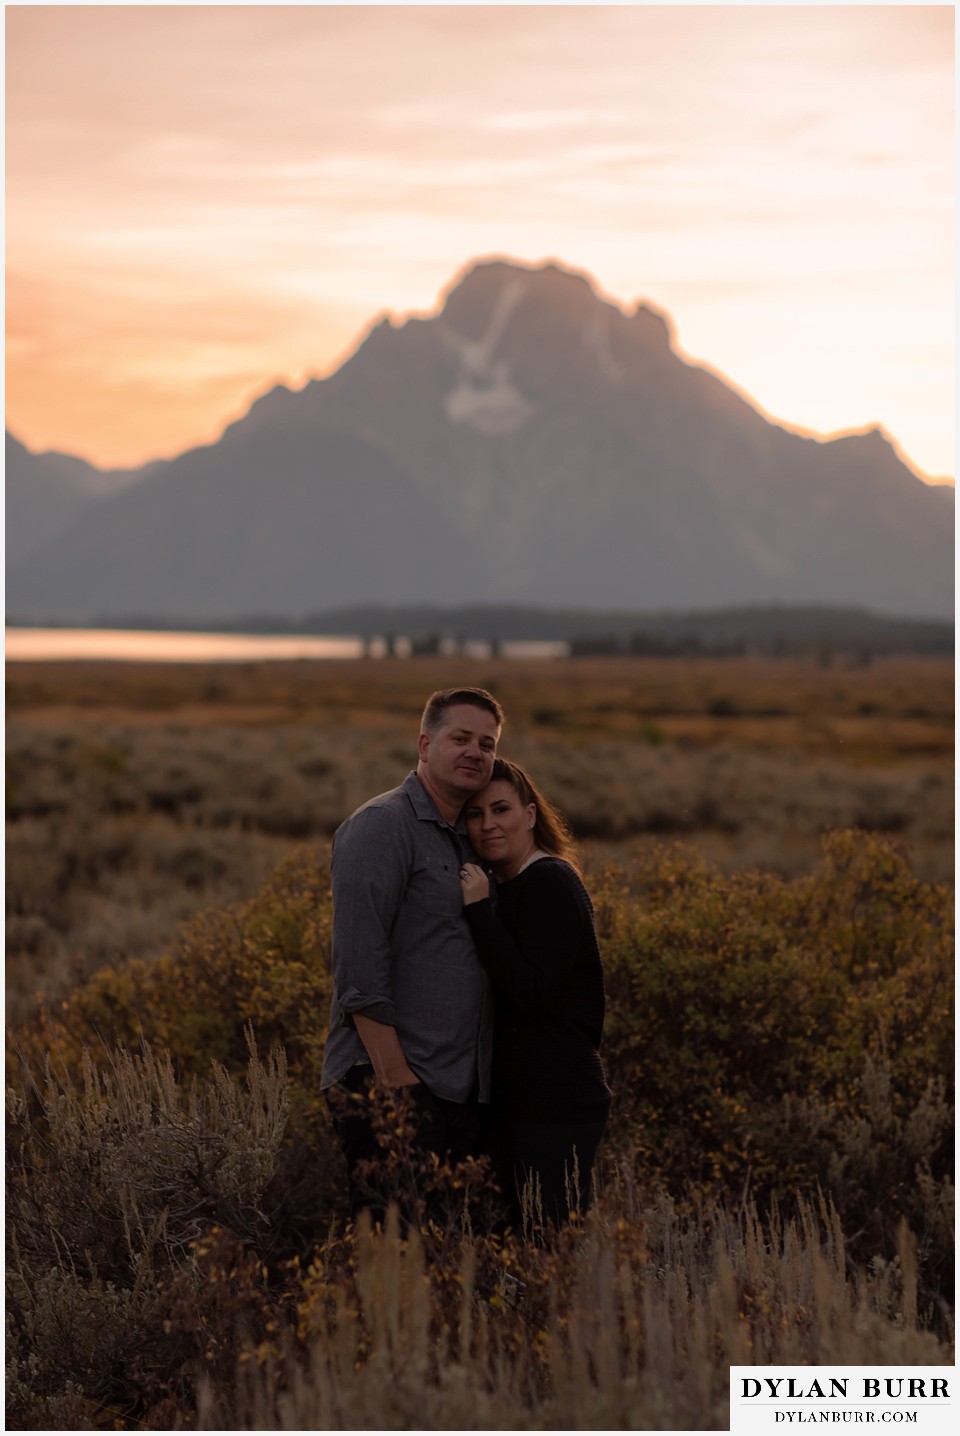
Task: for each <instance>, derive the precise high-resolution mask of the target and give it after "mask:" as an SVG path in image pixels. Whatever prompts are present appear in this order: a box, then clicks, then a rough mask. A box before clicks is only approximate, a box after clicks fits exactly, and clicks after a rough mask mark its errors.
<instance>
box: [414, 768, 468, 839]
mask: <svg viewBox="0 0 960 1436" xmlns="http://www.w3.org/2000/svg"><path fill="white" fill-rule="evenodd" d="M402 787H403V791H404V792H405V793H406V795H407V797H408V798H409V799H410V805H411V807H412V808H413V811H414V813H415V814H416V815H417V817H418V818H419V819H420V821H421V822H427V823H439V824H440V826H441V827H444V828H449V827H452V828H453V831H454V832H455V833H466V831H467V825H466V823H465V821H464V818H463V813H462V812H461V813H460V815H459V816H458V818H457V821H456V822H455V823H453V824H451V823H448V822H447V820H446V818H445V817H444V816H443V814H442V813H441V812H440V811H439V809H438V808H437V805H436V803H435V802H434V801H433V799H432V798H431V796H430V794H429V793H428V792H427V790H426V788H425V787H424V786H423V784H422V783H421V781H420V779H419V778H418V777H417V773H416V769H414V771H413V772H412V773H410V774H409V775H408V776H407V777H406V778H405V779H404V781H403V784H402Z"/></svg>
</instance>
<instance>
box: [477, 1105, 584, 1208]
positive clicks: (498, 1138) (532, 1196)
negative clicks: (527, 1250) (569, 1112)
mask: <svg viewBox="0 0 960 1436" xmlns="http://www.w3.org/2000/svg"><path fill="white" fill-rule="evenodd" d="M606 1124H607V1118H606V1114H604V1115H603V1116H601V1117H598V1118H595V1119H594V1120H593V1121H590V1122H518V1121H512V1120H508V1119H505V1118H500V1119H494V1120H493V1121H492V1122H491V1127H490V1146H491V1149H492V1151H493V1155H494V1165H495V1168H496V1171H497V1173H498V1175H499V1178H500V1183H501V1186H502V1187H503V1190H504V1192H505V1194H506V1195H507V1197H508V1198H509V1199H510V1201H511V1206H512V1211H511V1217H512V1221H513V1225H514V1226H515V1228H516V1230H517V1231H518V1232H520V1233H523V1234H524V1235H527V1236H529V1235H530V1234H531V1231H532V1229H534V1228H544V1227H550V1226H553V1227H559V1226H563V1225H564V1223H565V1222H567V1221H568V1220H569V1218H570V1216H571V1214H575V1215H577V1216H583V1215H584V1213H585V1212H586V1211H587V1210H588V1208H589V1206H590V1203H591V1201H592V1200H593V1180H592V1178H593V1164H594V1161H595V1159H596V1155H597V1148H598V1147H599V1146H600V1140H601V1138H602V1137H603V1131H604V1128H605V1127H606Z"/></svg>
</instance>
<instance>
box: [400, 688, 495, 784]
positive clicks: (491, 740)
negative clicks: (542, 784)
mask: <svg viewBox="0 0 960 1436" xmlns="http://www.w3.org/2000/svg"><path fill="white" fill-rule="evenodd" d="M499 737H500V727H499V725H498V723H497V720H496V718H494V716H493V714H492V713H489V712H488V711H487V709H486V708H475V707H474V706H473V704H472V703H455V704H454V705H453V707H451V708H447V709H446V710H445V711H444V714H443V718H442V720H441V723H440V727H439V728H438V729H437V730H436V732H435V733H433V734H430V733H421V734H420V741H419V754H420V762H421V763H422V764H423V766H424V768H425V769H426V771H427V773H428V775H429V778H430V782H431V783H432V784H433V785H434V787H436V788H437V789H438V790H440V791H441V792H445V793H448V794H450V795H451V797H453V796H457V797H459V798H460V799H461V800H463V799H464V798H466V797H469V796H470V794H471V793H477V792H479V790H480V789H481V788H482V787H484V786H485V785H486V783H487V782H488V781H489V778H490V773H491V772H492V770H493V760H494V758H495V757H496V756H497V740H498V739H499Z"/></svg>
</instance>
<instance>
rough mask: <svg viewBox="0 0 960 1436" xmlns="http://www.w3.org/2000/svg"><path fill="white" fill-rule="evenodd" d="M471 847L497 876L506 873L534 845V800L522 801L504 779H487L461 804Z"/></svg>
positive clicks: (515, 866)
mask: <svg viewBox="0 0 960 1436" xmlns="http://www.w3.org/2000/svg"><path fill="white" fill-rule="evenodd" d="M463 811H464V816H465V818H466V820H467V832H468V833H469V835H470V842H471V843H472V845H473V850H474V852H475V853H476V854H477V856H478V857H480V858H482V859H483V861H484V862H486V863H489V865H490V866H491V867H492V868H493V870H494V871H495V872H496V873H497V874H498V876H500V875H502V874H503V873H506V874H507V876H510V875H512V873H513V872H514V871H515V870H516V869H517V868H518V867H519V866H520V864H521V863H522V862H523V860H524V858H526V857H527V856H528V855H529V854H530V853H531V852H532V851H533V849H534V846H535V844H534V839H533V825H534V822H535V821H536V816H537V808H536V804H535V803H526V804H524V803H522V802H521V801H520V794H519V793H518V792H517V790H516V789H515V788H514V787H512V786H511V784H510V783H506V782H504V781H503V779H497V780H496V781H495V782H493V783H488V784H487V786H486V787H485V788H483V789H482V790H481V791H480V792H479V793H478V794H477V796H476V797H475V798H470V799H469V800H468V801H467V804H466V807H465V808H464V810H463Z"/></svg>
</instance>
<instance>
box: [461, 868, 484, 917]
mask: <svg viewBox="0 0 960 1436" xmlns="http://www.w3.org/2000/svg"><path fill="white" fill-rule="evenodd" d="M460 886H461V887H462V888H463V905H464V907H469V906H470V904H471V903H472V902H482V901H483V899H484V898H485V897H489V896H490V879H489V878H488V877H487V875H486V873H485V872H484V871H483V868H481V867H480V866H479V864H477V863H465V864H464V865H463V867H462V868H461V869H460Z"/></svg>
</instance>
